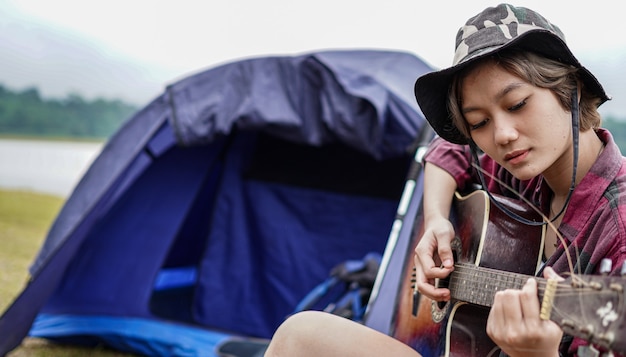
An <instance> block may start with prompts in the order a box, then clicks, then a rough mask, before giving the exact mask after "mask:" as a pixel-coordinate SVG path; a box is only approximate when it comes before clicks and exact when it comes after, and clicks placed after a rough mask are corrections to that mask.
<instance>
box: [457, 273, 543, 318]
mask: <svg viewBox="0 0 626 357" xmlns="http://www.w3.org/2000/svg"><path fill="white" fill-rule="evenodd" d="M528 278H530V276H528V275H523V274H516V273H511V272H507V271H502V270H496V269H489V268H484V267H478V266H476V265H473V264H470V263H456V264H455V267H454V272H453V273H452V274H451V275H450V280H449V286H448V288H449V289H450V293H451V296H452V298H453V299H455V300H459V301H464V302H468V303H471V304H475V305H480V306H485V307H491V306H492V305H493V298H494V295H495V293H496V292H498V291H501V290H505V289H521V288H522V286H524V284H525V283H526V281H528ZM537 280H538V282H539V285H540V286H541V284H542V283H543V282H544V281H545V279H540V278H537ZM538 297H539V299H541V298H542V297H543V289H541V287H540V288H539V296H538Z"/></svg>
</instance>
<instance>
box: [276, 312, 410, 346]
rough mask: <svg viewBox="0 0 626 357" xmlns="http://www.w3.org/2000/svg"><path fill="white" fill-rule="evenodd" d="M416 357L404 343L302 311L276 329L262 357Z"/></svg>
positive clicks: (335, 318)
mask: <svg viewBox="0 0 626 357" xmlns="http://www.w3.org/2000/svg"><path fill="white" fill-rule="evenodd" d="M293 356H298V357H306V356H315V357H318V356H329V357H332V356H341V357H350V356H354V357H364V356H372V357H380V356H394V357H419V353H417V352H416V351H414V350H413V349H412V348H410V347H409V346H407V345H405V344H404V343H402V342H400V341H398V340H396V339H394V338H392V337H390V336H387V335H385V334H383V333H380V332H378V331H376V330H374V329H371V328H369V327H366V326H364V325H361V324H359V323H357V322H354V321H351V320H348V319H346V318H343V317H340V316H337V315H332V314H329V313H325V312H320V311H304V312H300V313H297V314H295V315H293V316H291V317H289V318H288V319H287V320H286V321H285V322H283V324H282V325H280V326H279V327H278V329H277V330H276V333H274V337H273V338H272V341H271V342H270V345H269V347H268V349H267V351H266V352H265V357H293Z"/></svg>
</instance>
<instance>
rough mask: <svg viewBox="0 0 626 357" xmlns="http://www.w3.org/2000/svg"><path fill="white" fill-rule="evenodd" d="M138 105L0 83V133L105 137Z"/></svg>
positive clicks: (133, 111)
mask: <svg viewBox="0 0 626 357" xmlns="http://www.w3.org/2000/svg"><path fill="white" fill-rule="evenodd" d="M137 109H138V108H137V107H135V106H133V105H131V104H127V103H125V102H123V101H121V100H105V99H100V98H98V99H94V100H86V99H84V98H83V97H81V96H80V95H78V94H69V95H68V96H67V97H66V98H63V99H44V98H42V97H41V95H40V93H39V91H38V90H37V89H36V88H28V89H25V90H23V91H12V90H10V89H7V88H6V87H4V86H2V85H0V134H2V135H11V136H41V137H50V138H51V137H63V138H88V139H100V140H102V139H104V140H105V139H107V138H108V137H110V136H111V135H112V134H113V133H114V132H115V131H117V130H118V129H119V127H120V126H121V125H122V123H123V122H124V121H126V120H127V119H128V118H130V116H131V115H133V114H134V113H135V112H136V111H137Z"/></svg>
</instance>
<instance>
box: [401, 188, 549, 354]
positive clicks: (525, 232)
mask: <svg viewBox="0 0 626 357" xmlns="http://www.w3.org/2000/svg"><path fill="white" fill-rule="evenodd" d="M497 199H498V201H499V202H501V203H502V204H503V205H505V206H506V207H508V208H509V209H510V210H511V211H513V212H516V213H518V214H520V215H521V216H523V217H525V218H528V219H531V220H539V221H540V220H541V216H540V215H539V214H538V213H536V212H535V211H533V210H532V209H530V208H528V207H525V206H524V205H523V204H521V203H520V202H519V201H517V200H509V199H504V198H497ZM451 221H452V223H453V225H454V228H455V232H456V234H457V237H458V239H456V240H455V241H456V246H455V251H456V258H455V259H456V260H457V261H459V262H469V263H472V264H475V265H476V266H481V267H486V268H492V269H498V270H503V271H509V272H513V273H519V274H524V275H531V276H532V275H535V273H536V272H537V270H538V268H539V266H540V263H541V257H542V254H543V244H544V233H545V232H544V228H543V226H528V225H525V224H523V223H518V222H517V221H514V220H513V219H510V218H509V217H508V216H506V215H505V214H504V213H503V212H501V211H500V210H499V209H498V208H497V207H496V206H495V205H492V204H491V202H490V201H489V197H488V196H487V194H486V193H485V192H484V191H474V192H472V193H471V194H469V195H467V196H461V195H458V194H457V195H456V197H455V200H454V204H453V209H452V212H451ZM422 223H423V221H422V217H421V215H420V217H418V218H417V220H416V221H415V226H414V236H413V238H412V242H411V245H410V247H411V249H409V250H408V251H407V254H406V257H405V263H404V274H405V277H406V279H405V280H404V281H406V282H407V283H406V284H401V287H400V292H399V295H398V296H399V298H398V301H396V308H395V312H394V319H393V321H394V328H393V332H392V336H393V337H395V338H396V339H398V340H400V341H402V342H404V343H406V344H408V345H409V346H411V347H413V348H414V349H415V350H416V351H418V352H420V353H421V354H422V356H425V357H431V356H477V357H481V356H497V355H498V353H499V349H498V347H497V346H496V345H495V344H494V343H493V341H491V339H490V338H489V336H487V333H486V331H485V327H486V323H487V316H488V314H489V309H488V308H486V307H481V306H477V305H472V304H468V303H465V302H463V301H461V300H457V301H455V300H453V301H450V302H449V303H447V304H441V303H433V301H432V300H430V299H428V298H427V297H425V296H421V295H420V294H419V293H415V294H414V290H413V287H412V284H409V281H410V279H411V277H412V273H413V254H414V250H415V246H416V245H417V242H418V240H419V237H421V236H422V234H423V224H422ZM453 274H454V272H453V273H452V274H451V275H453ZM438 284H439V285H440V286H445V282H439V283H438Z"/></svg>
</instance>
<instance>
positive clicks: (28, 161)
mask: <svg viewBox="0 0 626 357" xmlns="http://www.w3.org/2000/svg"><path fill="white" fill-rule="evenodd" d="M102 146H103V144H102V143H84V142H64V141H44V140H14V139H0V187H1V188H3V189H15V190H28V191H34V192H41V193H48V194H53V195H57V196H61V197H64V198H65V197H68V196H69V194H70V193H71V192H72V190H73V189H74V186H76V184H77V183H78V181H79V180H80V178H81V177H82V175H83V174H84V173H85V171H86V170H87V168H89V165H91V163H92V162H93V160H94V159H95V158H96V157H97V156H98V154H99V153H100V150H101V149H102Z"/></svg>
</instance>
